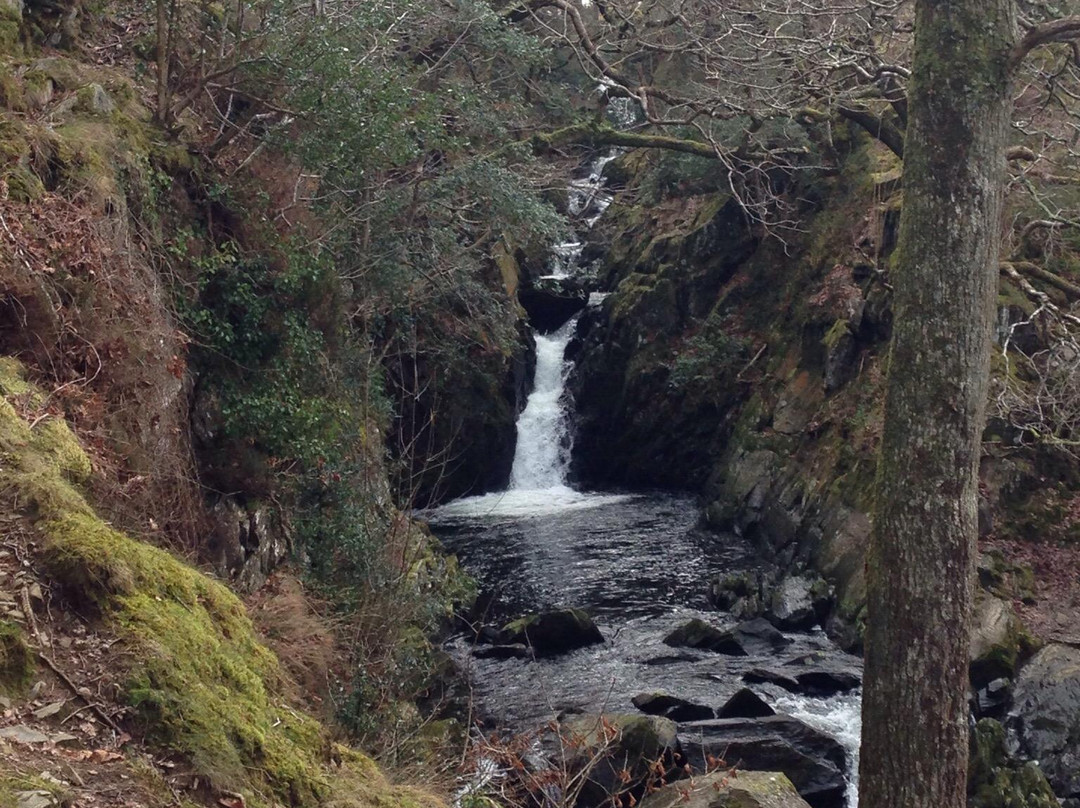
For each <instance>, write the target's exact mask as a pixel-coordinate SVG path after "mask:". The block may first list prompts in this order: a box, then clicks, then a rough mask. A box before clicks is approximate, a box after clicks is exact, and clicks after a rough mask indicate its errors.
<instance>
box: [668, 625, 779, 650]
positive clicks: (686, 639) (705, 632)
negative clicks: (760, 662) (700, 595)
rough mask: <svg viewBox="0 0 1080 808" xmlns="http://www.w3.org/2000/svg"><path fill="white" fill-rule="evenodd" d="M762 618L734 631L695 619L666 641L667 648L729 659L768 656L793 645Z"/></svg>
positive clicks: (737, 627)
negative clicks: (693, 649) (696, 651)
mask: <svg viewBox="0 0 1080 808" xmlns="http://www.w3.org/2000/svg"><path fill="white" fill-rule="evenodd" d="M791 642H792V641H791V640H790V639H789V638H787V637H785V636H784V635H783V634H781V633H780V632H779V631H777V630H776V628H775V627H774V626H773V625H772V624H771V623H769V621H768V620H765V619H763V618H760V617H759V618H756V619H754V620H747V621H745V622H743V623H739V624H738V625H737V626H735V627H734V628H732V629H720V628H717V627H716V626H714V625H712V624H710V623H706V622H705V621H704V620H700V619H698V618H696V617H695V618H693V619H692V620H688V621H687V622H685V623H683V624H682V625H681V626H679V627H678V628H677V629H675V630H674V631H672V632H671V633H670V634H668V635H667V636H666V637H665V638H664V644H665V645H670V646H672V647H675V648H698V649H701V650H704V651H712V652H714V653H717V654H726V655H728V656H749V655H751V654H768V653H772V652H774V651H777V650H780V649H782V648H784V647H785V646H787V645H790V644H791Z"/></svg>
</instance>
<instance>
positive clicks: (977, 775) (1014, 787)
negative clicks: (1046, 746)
mask: <svg viewBox="0 0 1080 808" xmlns="http://www.w3.org/2000/svg"><path fill="white" fill-rule="evenodd" d="M968 793H969V795H970V799H969V800H968V805H969V806H971V808H1057V806H1058V805H1059V803H1058V800H1057V798H1056V797H1055V796H1054V792H1053V790H1052V789H1051V788H1050V785H1049V783H1047V782H1046V776H1045V775H1044V774H1043V773H1042V771H1041V770H1040V769H1039V767H1038V766H1037V765H1036V764H1034V763H1030V762H1029V763H1024V764H1022V765H1018V764H1016V763H1015V762H1012V761H1011V760H1010V759H1009V756H1008V752H1007V750H1006V746H1005V728H1004V727H1002V726H1001V724H1000V723H998V722H997V721H994V720H993V719H990V718H984V719H982V720H981V721H979V723H978V724H976V726H975V731H974V732H973V733H972V744H971V761H970V764H969V767H968Z"/></svg>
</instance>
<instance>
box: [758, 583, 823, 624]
mask: <svg viewBox="0 0 1080 808" xmlns="http://www.w3.org/2000/svg"><path fill="white" fill-rule="evenodd" d="M831 603H832V591H831V590H830V588H829V585H828V584H827V583H825V581H824V580H823V579H821V578H812V577H810V576H808V575H791V576H788V577H787V578H784V579H783V580H782V581H780V583H778V584H777V585H776V588H775V589H773V591H772V596H771V598H770V600H769V608H768V610H767V612H766V615H765V616H766V617H767V618H768V619H769V621H770V622H772V623H773V624H774V625H775V626H777V627H778V628H782V629H786V630H790V631H805V630H807V629H811V628H813V627H814V626H816V625H817V624H818V623H820V622H821V620H822V619H823V618H824V617H825V616H826V615H827V614H828V612H829V607H830V605H831Z"/></svg>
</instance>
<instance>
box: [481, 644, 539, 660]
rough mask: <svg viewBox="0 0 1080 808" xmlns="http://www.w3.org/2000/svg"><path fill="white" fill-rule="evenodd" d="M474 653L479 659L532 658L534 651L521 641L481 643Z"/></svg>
mask: <svg viewBox="0 0 1080 808" xmlns="http://www.w3.org/2000/svg"><path fill="white" fill-rule="evenodd" d="M472 655H473V656H474V657H476V658H477V659H530V658H531V657H532V651H530V650H529V646H527V645H522V644H521V643H514V644H512V645H481V646H479V647H477V648H474V649H473V652H472Z"/></svg>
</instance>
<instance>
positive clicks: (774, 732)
mask: <svg viewBox="0 0 1080 808" xmlns="http://www.w3.org/2000/svg"><path fill="white" fill-rule="evenodd" d="M679 744H680V746H681V747H682V755H683V758H684V762H685V763H687V764H689V765H690V767H691V768H692V770H693V771H695V772H703V771H707V770H708V769H709V768H713V767H715V765H717V764H716V761H717V760H718V759H722V760H723V761H724V763H723V764H719V765H725V764H726V765H727V766H736V767H738V768H739V769H740V770H743V769H751V770H758V771H775V772H783V773H784V774H785V775H787V777H788V779H790V780H791V782H792V783H793V784H794V786H795V788H796V789H797V790H798V792H799V794H800V795H801V796H802V798H803V799H805V800H806V801H807V802H808V803H810V805H811V806H814V808H843V806H844V802H845V798H844V793H845V789H846V781H845V779H844V767H845V766H846V757H845V754H844V748H843V747H842V746H841V745H840V744H839V742H837V741H836V740H834V739H833V738H830V737H829V736H828V735H826V734H825V733H823V732H819V731H818V730H816V729H813V728H812V727H809V726H807V725H806V724H804V723H802V722H801V721H798V720H796V719H794V718H791V717H790V716H786V715H774V716H769V717H767V718H748V719H744V718H720V719H716V720H713V721H696V722H694V723H690V724H683V725H682V726H680V727H679ZM710 764H711V765H710ZM740 776H741V775H740Z"/></svg>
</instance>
